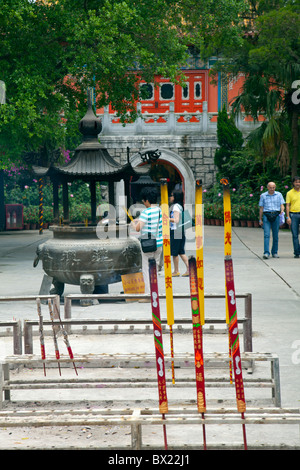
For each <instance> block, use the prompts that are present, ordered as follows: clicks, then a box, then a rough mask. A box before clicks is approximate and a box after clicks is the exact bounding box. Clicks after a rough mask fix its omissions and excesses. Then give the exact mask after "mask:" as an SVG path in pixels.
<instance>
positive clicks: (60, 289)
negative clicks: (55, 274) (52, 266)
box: [50, 278, 65, 296]
mask: <svg viewBox="0 0 300 470" xmlns="http://www.w3.org/2000/svg"><path fill="white" fill-rule="evenodd" d="M52 284H53V287H52V289H50V294H51V295H52V294H56V295H59V296H62V295H63V293H64V289H65V285H64V283H63V282H60V281H58V280H57V279H55V278H54V279H53V280H52Z"/></svg>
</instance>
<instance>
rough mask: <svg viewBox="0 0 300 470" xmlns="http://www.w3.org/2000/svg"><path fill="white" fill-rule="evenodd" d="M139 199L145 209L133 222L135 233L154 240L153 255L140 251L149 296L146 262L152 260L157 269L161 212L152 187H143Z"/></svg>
mask: <svg viewBox="0 0 300 470" xmlns="http://www.w3.org/2000/svg"><path fill="white" fill-rule="evenodd" d="M141 198H142V202H143V204H144V205H145V206H146V209H145V210H143V211H142V213H141V214H140V216H139V219H138V220H137V219H135V220H134V221H133V225H134V228H135V230H136V231H137V232H140V233H141V237H143V236H145V237H146V238H147V236H148V233H151V236H152V237H153V238H156V244H157V250H156V251H154V252H153V253H144V252H143V251H142V271H143V277H144V283H145V294H150V281H149V266H148V260H149V259H150V258H154V259H155V261H156V265H157V268H158V263H159V259H160V255H161V252H162V247H163V237H162V212H161V209H160V207H159V206H158V205H157V191H156V189H155V188H152V187H150V186H149V187H145V188H143V189H142V191H141ZM139 302H150V300H148V299H145V300H144V299H142V300H140V301H139Z"/></svg>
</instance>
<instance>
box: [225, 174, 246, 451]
mask: <svg viewBox="0 0 300 470" xmlns="http://www.w3.org/2000/svg"><path fill="white" fill-rule="evenodd" d="M221 183H222V185H223V201H224V202H223V204H224V262H225V285H226V290H225V292H226V322H227V324H228V331H229V348H230V357H231V360H232V367H233V371H234V383H235V391H236V401H237V409H238V411H239V412H240V413H241V416H242V419H244V412H245V411H246V401H245V394H244V383H243V371H242V362H241V354H240V341H239V330H238V321H237V306H236V296H235V286H234V274H233V264H232V258H231V203H230V190H229V180H228V178H223V179H221ZM242 426H243V439H244V448H245V449H247V439H246V427H245V424H244V423H243V425H242Z"/></svg>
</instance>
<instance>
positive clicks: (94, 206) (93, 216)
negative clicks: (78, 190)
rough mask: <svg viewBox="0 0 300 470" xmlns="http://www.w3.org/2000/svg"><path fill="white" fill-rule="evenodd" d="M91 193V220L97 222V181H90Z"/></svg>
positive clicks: (93, 222)
mask: <svg viewBox="0 0 300 470" xmlns="http://www.w3.org/2000/svg"><path fill="white" fill-rule="evenodd" d="M90 193H91V221H92V224H93V225H95V224H96V210H97V201H96V181H91V182H90Z"/></svg>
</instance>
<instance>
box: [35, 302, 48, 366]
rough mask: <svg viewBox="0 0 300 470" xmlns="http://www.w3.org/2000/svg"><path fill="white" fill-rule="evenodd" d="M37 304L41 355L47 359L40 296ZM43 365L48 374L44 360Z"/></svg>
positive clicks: (43, 358)
mask: <svg viewBox="0 0 300 470" xmlns="http://www.w3.org/2000/svg"><path fill="white" fill-rule="evenodd" d="M36 304H37V311H38V316H39V333H40V345H41V356H42V360H43V361H44V360H45V359H46V352H45V342H44V328H43V315H42V309H41V300H40V299H39V298H37V299H36ZM43 367H44V375H46V366H45V363H44V362H43Z"/></svg>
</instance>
